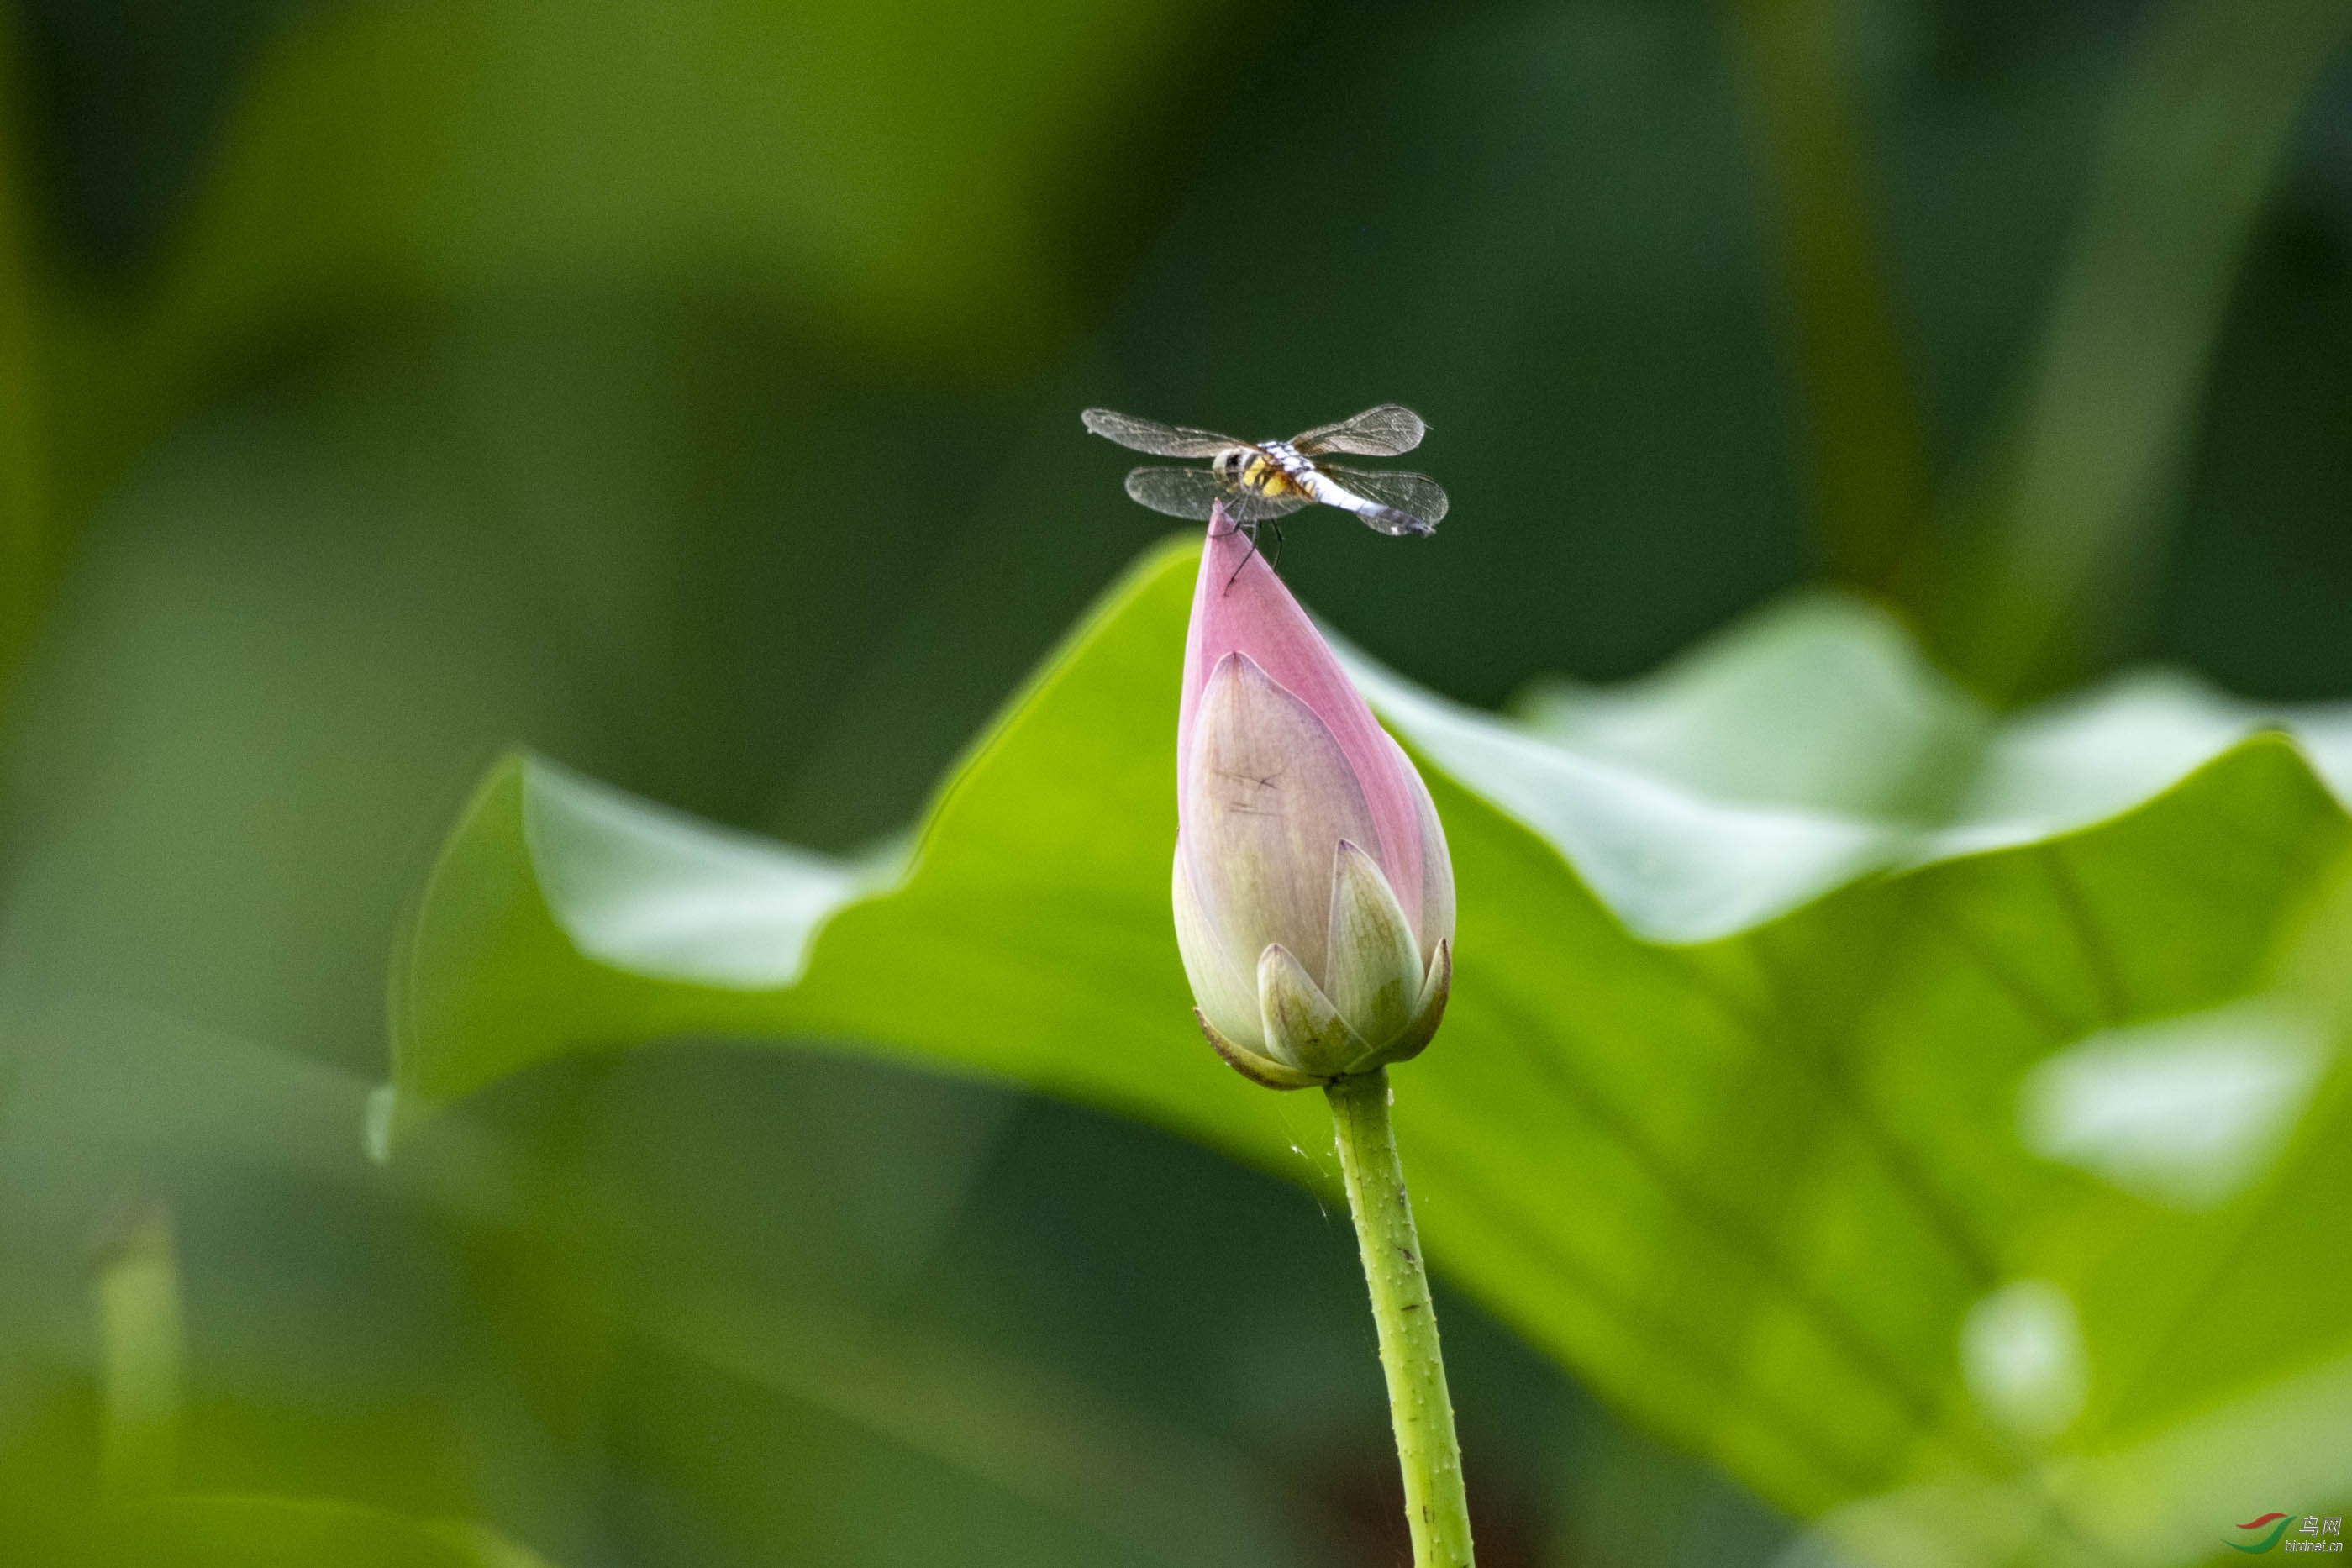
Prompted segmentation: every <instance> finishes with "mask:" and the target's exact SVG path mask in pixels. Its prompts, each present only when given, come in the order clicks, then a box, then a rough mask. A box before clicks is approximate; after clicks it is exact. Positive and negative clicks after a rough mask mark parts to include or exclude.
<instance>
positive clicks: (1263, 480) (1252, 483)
mask: <svg viewBox="0 0 2352 1568" xmlns="http://www.w3.org/2000/svg"><path fill="white" fill-rule="evenodd" d="M1242 489H1245V490H1255V491H1256V492H1257V493H1258V494H1259V495H1262V496H1287V495H1304V494H1306V491H1305V489H1303V488H1301V486H1300V485H1299V483H1298V481H1297V479H1292V478H1291V477H1290V476H1289V475H1288V474H1286V473H1284V472H1283V471H1282V465H1281V464H1279V463H1277V462H1276V461H1275V460H1274V459H1273V458H1264V457H1255V456H1253V457H1252V458H1249V459H1248V460H1247V461H1246V462H1244V463H1243V464H1242Z"/></svg>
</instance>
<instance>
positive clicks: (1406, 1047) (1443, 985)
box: [1348, 942, 1454, 1072]
mask: <svg viewBox="0 0 2352 1568" xmlns="http://www.w3.org/2000/svg"><path fill="white" fill-rule="evenodd" d="M1453 991H1454V944H1453V943H1452V942H1439V943H1438V944H1437V953H1436V956H1435V957H1433V958H1432V959H1431V960H1430V961H1429V978H1428V979H1427V980H1426V981H1424V982H1423V984H1422V987H1421V999H1420V1001H1419V1002H1417V1003H1415V1004H1414V1005H1413V1010H1412V1022H1411V1023H1409V1024H1407V1025H1406V1026H1404V1032H1403V1033H1402V1034H1401V1035H1399V1036H1398V1037H1396V1039H1394V1040H1393V1041H1391V1043H1390V1044H1388V1045H1386V1046H1383V1047H1381V1048H1380V1049H1379V1050H1377V1051H1375V1052H1374V1053H1373V1054H1372V1058H1371V1059H1370V1061H1365V1062H1360V1063H1358V1064H1357V1065H1355V1066H1353V1067H1351V1068H1349V1069H1348V1070H1349V1072H1369V1071H1370V1070H1371V1069H1372V1068H1384V1067H1388V1066H1390V1065H1391V1064H1392V1063H1396V1062H1402V1061H1411V1060H1412V1058H1415V1057H1417V1056H1419V1055H1421V1052H1422V1047H1424V1046H1426V1045H1428V1044H1429V1042H1430V1040H1431V1039H1432V1038H1433V1037H1434V1036H1435V1035H1436V1033H1437V1024H1438V1020H1440V1019H1441V1018H1443V1017H1444V1016H1445V999H1446V997H1447V996H1449V995H1451V994H1453Z"/></svg>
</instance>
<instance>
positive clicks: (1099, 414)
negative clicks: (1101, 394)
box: [1078, 408, 1244, 516]
mask: <svg viewBox="0 0 2352 1568" xmlns="http://www.w3.org/2000/svg"><path fill="white" fill-rule="evenodd" d="M1078 418H1079V420H1080V422H1081V423H1083V424H1084V425H1085V426H1086V427H1087V429H1089V430H1091V431H1093V432H1094V433H1095V434H1096V435H1097V436H1101V437H1107V438H1108V439H1110V440H1113V441H1116V442H1118V444H1119V445H1120V446H1122V447H1128V448H1129V449H1130V450H1133V451H1138V452H1149V453H1150V454H1151V455H1152V456H1153V457H1155V458H1213V457H1215V456H1216V455H1217V454H1218V453H1220V452H1222V451H1223V450H1224V449H1225V448H1226V447H1239V446H1242V445H1244V443H1242V442H1240V441H1236V440H1234V438H1233V437H1231V436H1220V435H1218V434H1217V433H1216V432H1215V431H1214V430H1195V429H1193V428H1192V426H1189V425H1162V424H1161V423H1160V421H1159V420H1157V419H1138V418H1137V417H1135V416H1133V415H1132V414H1119V413H1116V412H1114V411H1112V410H1111V409H1108V408H1089V409H1087V411H1086V412H1085V413H1083V414H1081V415H1079V416H1078ZM1178 515H1179V516H1182V515H1184V514H1182V513H1181V512H1180V513H1178Z"/></svg>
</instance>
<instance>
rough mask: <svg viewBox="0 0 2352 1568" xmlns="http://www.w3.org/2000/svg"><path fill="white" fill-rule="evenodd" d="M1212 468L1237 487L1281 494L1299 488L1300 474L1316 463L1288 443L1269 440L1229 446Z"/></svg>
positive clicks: (1212, 462) (1218, 455)
mask: <svg viewBox="0 0 2352 1568" xmlns="http://www.w3.org/2000/svg"><path fill="white" fill-rule="evenodd" d="M1210 467H1212V468H1214V469H1216V471H1217V473H1218V475H1219V476H1220V477H1221V478H1223V479H1224V480H1225V481H1226V482H1227V483H1229V484H1231V485H1233V486H1234V487H1235V488H1236V489H1244V490H1253V491H1255V492H1256V493H1257V494H1259V495H1265V496H1279V495H1288V494H1291V493H1293V492H1295V491H1297V490H1298V489H1300V486H1299V484H1298V482H1297V481H1298V477H1299V476H1300V475H1302V474H1304V473H1306V472H1307V471H1309V470H1310V469H1311V468H1313V467H1314V465H1313V464H1311V463H1309V462H1308V461H1307V459H1306V458H1302V457H1300V456H1299V455H1298V454H1297V451H1296V450H1295V449H1293V448H1292V447H1291V446H1290V444H1289V443H1288V442H1286V441H1269V442H1267V443H1266V444H1265V446H1264V447H1226V448H1225V449H1224V450H1223V451H1222V452H1219V453H1218V454H1217V455H1216V457H1215V458H1213V459H1212V460H1211V462H1210Z"/></svg>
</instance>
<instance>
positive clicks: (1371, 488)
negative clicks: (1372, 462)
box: [1318, 463, 1447, 528]
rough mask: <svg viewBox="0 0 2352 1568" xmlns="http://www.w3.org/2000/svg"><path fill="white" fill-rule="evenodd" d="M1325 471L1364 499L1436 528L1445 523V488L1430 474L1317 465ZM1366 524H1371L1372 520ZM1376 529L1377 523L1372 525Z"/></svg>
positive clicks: (1335, 464) (1326, 464)
mask: <svg viewBox="0 0 2352 1568" xmlns="http://www.w3.org/2000/svg"><path fill="white" fill-rule="evenodd" d="M1318 466H1319V467H1320V468H1322V470H1323V471H1324V472H1325V473H1327V474H1328V475H1330V476H1331V477H1332V478H1333V479H1337V480H1339V482H1340V483H1341V484H1343V485H1345V486H1347V487H1348V488H1349V489H1351V490H1353V491H1355V492H1356V493H1357V494H1358V495H1360V496H1362V497H1363V498H1364V499H1365V500H1374V501H1378V502H1380V503H1381V505H1382V506H1391V507H1394V508H1396V510H1399V511H1402V512H1407V513H1410V514H1411V515H1412V516H1413V517H1416V518H1418V519H1420V520H1421V521H1423V522H1426V523H1429V524H1431V525H1433V526H1434V525H1435V524H1437V523H1439V522H1442V521H1444V520H1445V508H1446V504H1447V503H1446V500H1445V487H1444V486H1443V485H1441V484H1439V483H1438V482H1437V481H1436V480H1435V479H1431V478H1430V477H1429V476H1428V475H1427V474H1412V473H1402V472H1397V471H1393V470H1384V469H1378V468H1343V467H1342V466H1340V465H1339V464H1338V463H1323V464H1320V465H1318ZM1367 521H1370V520H1369V519H1368V520H1367ZM1372 526H1374V527H1375V528H1377V527H1379V526H1380V525H1379V524H1378V523H1373V525H1372Z"/></svg>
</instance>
